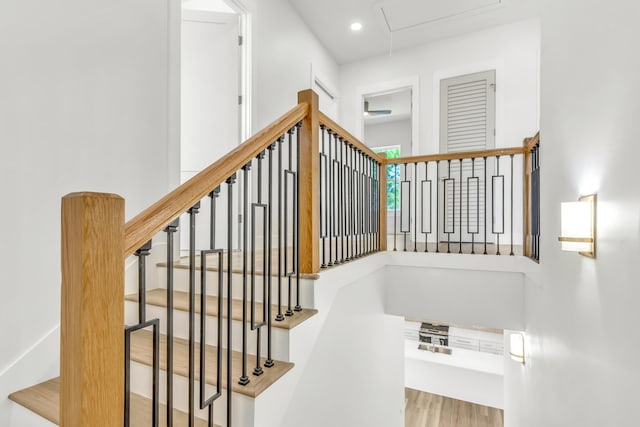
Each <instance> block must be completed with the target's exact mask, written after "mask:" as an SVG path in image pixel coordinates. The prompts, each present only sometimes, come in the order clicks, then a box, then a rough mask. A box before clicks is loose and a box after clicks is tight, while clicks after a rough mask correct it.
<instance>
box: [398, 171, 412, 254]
mask: <svg viewBox="0 0 640 427" xmlns="http://www.w3.org/2000/svg"><path fill="white" fill-rule="evenodd" d="M402 165H403V166H404V179H403V180H402V182H401V183H400V232H401V233H402V238H403V242H404V247H403V251H404V252H406V251H407V230H406V229H405V228H404V227H403V224H404V215H403V213H402V210H403V209H404V183H405V182H406V183H408V182H409V181H407V164H406V163H403V164H402ZM408 193H409V198H411V194H410V193H411V190H410V189H409V191H408ZM409 210H411V199H409ZM407 222H408V223H409V229H408V231H409V232H410V231H411V221H410V220H409V219H408V218H407Z"/></svg>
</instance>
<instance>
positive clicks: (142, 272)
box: [134, 240, 151, 323]
mask: <svg viewBox="0 0 640 427" xmlns="http://www.w3.org/2000/svg"><path fill="white" fill-rule="evenodd" d="M150 253H151V240H149V241H148V242H147V243H145V244H144V245H142V246H141V247H140V248H139V249H138V250H137V251H135V253H134V255H135V256H137V257H138V323H144V322H145V321H146V317H147V315H146V307H147V257H148V256H149V254H150Z"/></svg>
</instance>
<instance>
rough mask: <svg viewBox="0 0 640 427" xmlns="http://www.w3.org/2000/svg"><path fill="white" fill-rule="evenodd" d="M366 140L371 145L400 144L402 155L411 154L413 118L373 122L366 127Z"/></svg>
mask: <svg viewBox="0 0 640 427" xmlns="http://www.w3.org/2000/svg"><path fill="white" fill-rule="evenodd" d="M364 141H366V144H367V146H369V147H373V148H375V147H387V146H389V145H399V146H400V155H401V156H410V155H411V120H399V121H395V122H388V123H387V122H384V123H372V124H366V125H365V127H364Z"/></svg>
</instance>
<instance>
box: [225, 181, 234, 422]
mask: <svg viewBox="0 0 640 427" xmlns="http://www.w3.org/2000/svg"><path fill="white" fill-rule="evenodd" d="M235 182H236V174H235V173H234V174H233V175H231V176H230V177H229V178H227V180H226V184H227V191H228V193H229V197H228V199H227V426H231V418H232V417H231V393H232V385H231V384H232V383H233V381H231V368H232V356H233V351H232V349H231V343H232V342H233V341H232V336H231V335H232V330H231V329H232V328H231V325H232V324H233V322H232V321H231V313H232V308H233V304H232V302H233V184H235Z"/></svg>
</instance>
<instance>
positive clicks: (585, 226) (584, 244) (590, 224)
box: [558, 194, 597, 258]
mask: <svg viewBox="0 0 640 427" xmlns="http://www.w3.org/2000/svg"><path fill="white" fill-rule="evenodd" d="M596 199H597V198H596V195H595V194H592V195H590V196H583V197H580V198H579V199H578V201H577V202H567V203H562V204H561V207H560V231H561V233H560V234H561V236H560V237H558V240H559V241H560V242H562V250H563V251H573V252H579V253H580V255H584V256H588V257H590V258H595V257H596Z"/></svg>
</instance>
